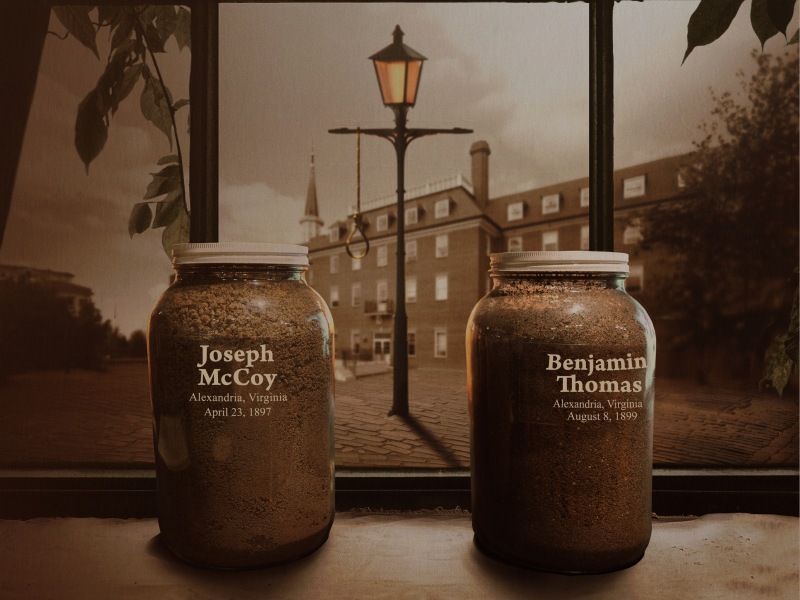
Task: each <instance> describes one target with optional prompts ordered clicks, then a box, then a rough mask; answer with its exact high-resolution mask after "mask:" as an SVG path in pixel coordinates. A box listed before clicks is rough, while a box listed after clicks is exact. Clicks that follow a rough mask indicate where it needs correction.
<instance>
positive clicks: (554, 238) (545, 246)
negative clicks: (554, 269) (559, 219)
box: [542, 231, 558, 252]
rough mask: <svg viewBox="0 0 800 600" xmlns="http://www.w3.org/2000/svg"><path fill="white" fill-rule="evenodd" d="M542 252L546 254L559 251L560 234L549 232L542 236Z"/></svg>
mask: <svg viewBox="0 0 800 600" xmlns="http://www.w3.org/2000/svg"><path fill="white" fill-rule="evenodd" d="M542 250H544V251H545V252H556V251H558V232H557V231H548V232H546V233H543V234H542Z"/></svg>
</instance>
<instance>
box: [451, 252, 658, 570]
mask: <svg viewBox="0 0 800 600" xmlns="http://www.w3.org/2000/svg"><path fill="white" fill-rule="evenodd" d="M627 273H628V255H627V254H622V253H615V252H508V253H502V254H492V256H491V271H490V274H491V277H492V278H493V280H494V286H493V288H492V290H491V291H490V292H489V294H488V295H486V296H485V297H484V298H483V299H482V300H480V302H478V304H477V305H476V306H475V308H474V309H473V311H472V315H471V316H470V318H469V323H468V325H467V373H468V375H467V377H468V393H469V414H470V436H471V470H472V511H473V515H472V526H473V530H474V532H475V538H476V540H477V542H478V544H479V545H480V546H482V547H483V548H484V549H485V550H487V551H488V552H489V553H490V554H494V555H496V556H498V557H500V558H502V559H505V560H507V561H510V562H513V563H516V564H520V565H523V566H526V567H530V568H534V569H539V570H544V571H552V572H559V573H601V572H606V571H614V570H617V569H621V568H625V567H628V566H631V565H633V564H635V563H637V562H638V561H639V560H640V559H641V558H642V556H643V555H644V551H645V548H646V547H647V544H648V542H649V540H650V532H651V518H652V512H651V490H652V452H653V451H652V448H653V399H654V385H653V383H654V382H653V379H654V373H655V353H656V340H655V332H654V330H653V326H652V323H651V321H650V319H649V317H648V316H647V313H646V312H645V311H644V309H643V308H642V307H641V305H640V304H639V303H638V302H636V300H634V299H633V298H631V297H630V296H629V295H628V294H627V293H626V292H625V286H624V281H625V278H626V277H627Z"/></svg>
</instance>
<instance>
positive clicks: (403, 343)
mask: <svg viewBox="0 0 800 600" xmlns="http://www.w3.org/2000/svg"><path fill="white" fill-rule="evenodd" d="M392 37H393V39H394V41H393V42H392V44H391V45H389V46H386V48H384V49H383V50H381V51H379V52H377V53H375V54H373V55H372V56H370V60H372V61H373V64H374V65H375V75H376V76H377V78H378V85H379V86H380V91H381V98H382V99H383V104H384V106H388V107H389V108H391V109H392V110H393V111H394V123H395V126H394V129H360V128H359V129H347V128H341V129H331V130H329V131H328V133H359V132H360V133H363V134H366V135H375V136H378V137H382V138H384V139H387V140H389V141H390V142H392V144H393V145H394V149H395V153H396V154H397V300H396V302H395V307H396V308H395V315H394V369H393V379H394V389H393V394H392V409H391V410H390V411H389V416H392V415H401V416H405V415H408V322H407V318H406V274H405V272H406V268H405V256H406V251H405V206H404V202H405V187H404V180H405V156H406V148H407V147H408V145H409V144H410V143H411V142H412V141H413V140H415V139H417V138H421V137H424V136H426V135H436V134H439V133H472V130H471V129H462V128H460V127H457V128H454V129H418V128H408V127H406V116H407V114H408V109H409V108H411V107H412V106H414V104H415V103H416V101H417V91H418V89H419V80H420V76H421V74H422V63H423V61H425V60H427V59H426V58H425V57H424V56H422V55H421V54H420V53H419V52H417V51H415V50H412V49H411V48H409V47H408V46H406V45H405V44H404V43H403V32H402V30H401V29H400V26H399V25H398V26H396V27H395V29H394V32H393V33H392Z"/></svg>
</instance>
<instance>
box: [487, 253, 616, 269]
mask: <svg viewBox="0 0 800 600" xmlns="http://www.w3.org/2000/svg"><path fill="white" fill-rule="evenodd" d="M491 272H492V273H627V272H628V255H627V254H626V253H624V252H592V251H586V250H568V251H563V252H499V253H497V254H492V255H491Z"/></svg>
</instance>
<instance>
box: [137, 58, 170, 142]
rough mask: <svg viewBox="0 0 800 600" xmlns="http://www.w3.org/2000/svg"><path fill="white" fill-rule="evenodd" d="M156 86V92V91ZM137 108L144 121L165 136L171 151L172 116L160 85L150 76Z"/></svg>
mask: <svg viewBox="0 0 800 600" xmlns="http://www.w3.org/2000/svg"><path fill="white" fill-rule="evenodd" d="M143 72H144V71H143ZM156 86H157V87H158V90H156ZM139 106H140V108H141V109H142V114H143V115H144V117H145V119H147V120H148V121H150V122H151V123H153V125H155V126H156V127H158V128H159V129H160V130H161V131H162V132H163V133H164V135H166V136H167V139H168V140H169V148H170V150H172V116H171V114H170V111H169V103H168V102H167V101H165V99H164V93H163V92H162V91H161V83H160V82H158V80H157V79H154V78H153V77H152V76H151V77H149V78H148V79H147V83H145V86H144V89H143V90H142V96H141V98H140V100H139Z"/></svg>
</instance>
